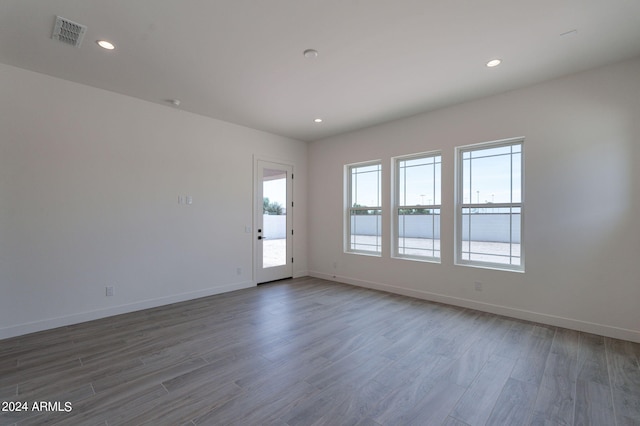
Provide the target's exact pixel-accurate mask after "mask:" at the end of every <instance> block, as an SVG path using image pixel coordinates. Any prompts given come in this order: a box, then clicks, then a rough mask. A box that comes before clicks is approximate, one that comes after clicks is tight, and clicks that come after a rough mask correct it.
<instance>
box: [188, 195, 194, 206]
mask: <svg viewBox="0 0 640 426" xmlns="http://www.w3.org/2000/svg"><path fill="white" fill-rule="evenodd" d="M187 204H188V205H191V204H193V197H192V196H191V195H187Z"/></svg>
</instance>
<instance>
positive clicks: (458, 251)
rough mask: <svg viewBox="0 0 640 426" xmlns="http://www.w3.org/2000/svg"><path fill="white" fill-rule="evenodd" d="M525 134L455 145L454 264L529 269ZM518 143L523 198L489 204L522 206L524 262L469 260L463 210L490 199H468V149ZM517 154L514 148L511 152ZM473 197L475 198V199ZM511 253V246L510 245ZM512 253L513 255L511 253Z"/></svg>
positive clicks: (494, 205) (511, 229)
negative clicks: (464, 245)
mask: <svg viewBox="0 0 640 426" xmlns="http://www.w3.org/2000/svg"><path fill="white" fill-rule="evenodd" d="M524 141H525V138H524V137H516V138H509V139H501V140H497V141H491V142H482V143H476V144H471V145H465V146H459V147H456V149H455V158H456V170H455V179H456V181H455V200H454V202H455V256H454V259H455V260H454V264H455V265H461V266H472V267H478V268H483V269H496V270H503V271H512V272H524V271H525V253H524V246H525V239H524V235H525V232H524V217H525V208H524V206H525V194H524V189H525V184H524V182H525V167H524V166H525V162H524V156H525V154H524V145H525V143H524ZM514 145H520V201H519V202H514V201H513V200H511V201H510V202H508V203H491V204H489V205H490V206H491V207H492V208H509V209H513V208H519V209H520V256H519V257H520V265H513V264H510V263H509V264H505V263H497V262H489V261H479V260H469V259H463V258H462V236H463V229H462V226H463V225H462V222H463V211H464V209H466V208H470V209H473V208H487V205H488V204H487V203H484V204H483V203H473V202H469V203H465V202H464V200H463V196H464V195H463V194H464V188H463V184H464V177H463V172H464V166H463V164H464V163H463V160H464V158H463V157H464V153H466V152H472V151H481V150H484V149H492V148H500V147H511V146H514ZM511 155H513V152H512V153H511ZM510 179H511V194H513V171H512V172H511V176H510ZM470 201H473V200H472V199H471V200H470ZM509 214H510V215H511V218H513V215H514V213H509ZM512 224H513V221H510V235H512V231H513V228H512ZM469 241H470V242H471V236H470V235H469ZM509 244H510V245H513V242H512V241H510V242H509ZM510 253H511V247H510ZM510 257H512V255H511V254H510Z"/></svg>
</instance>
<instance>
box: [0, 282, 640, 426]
mask: <svg viewBox="0 0 640 426" xmlns="http://www.w3.org/2000/svg"><path fill="white" fill-rule="evenodd" d="M0 400H2V401H16V400H25V401H28V402H33V401H61V402H65V401H69V402H70V403H71V404H72V410H71V411H70V412H50V413H47V412H44V413H40V412H27V413H15V412H14V413H9V412H0V424H1V425H5V424H7V425H13V424H16V425H78V424H82V425H89V426H93V425H101V426H113V425H120V424H123V425H124V424H136V425H137V424H156V425H174V424H176V425H181V424H185V425H190V426H201V425H274V426H293V425H305V426H306V425H316V426H320V425H354V426H387V425H410V424H415V425H448V426H475V425H520V424H522V425H529V424H532V425H551V424H553V425H560V424H568V425H583V424H593V425H599V424H601V425H615V426H623V425H640V344H637V343H632V342H626V341H621V340H616V339H610V338H604V337H601V336H595V335H592V334H588V333H580V332H577V331H572V330H566V329H561V328H556V327H551V326H547V325H542V324H536V323H532V322H527V321H521V320H517V319H511V318H506V317H502V316H497V315H491V314H487V313H482V312H478V311H474V310H470V309H464V308H457V307H453V306H448V305H444V304H441V303H432V302H427V301H423V300H417V299H412V298H409V297H404V296H399V295H395V294H389V293H384V292H378V291H373V290H368V289H364V288H359V287H353V286H348V285H344V284H337V283H332V282H329V281H325V280H320V279H315V278H310V277H304V278H299V279H295V280H286V281H282V282H275V283H272V284H268V285H264V286H259V287H256V288H251V289H246V290H240V291H235V292H230V293H225V294H220V295H216V296H212V297H206V298H202V299H197V300H192V301H188V302H182V303H176V304H173V305H169V306H164V307H160V308H155V309H149V310H145V311H140V312H133V313H128V314H124V315H119V316H116V317H111V318H105V319H103V320H97V321H92V322H88V323H83V324H76V325H72V326H69V327H62V328H59V329H55V330H49V331H44V332H39V333H34V334H31V335H26V336H21V337H17V338H12V339H6V340H2V341H0Z"/></svg>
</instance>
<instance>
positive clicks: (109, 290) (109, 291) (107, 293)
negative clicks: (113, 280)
mask: <svg viewBox="0 0 640 426" xmlns="http://www.w3.org/2000/svg"><path fill="white" fill-rule="evenodd" d="M104 290H105V296H113V286H112V285H108V286H106V287H105V288H104Z"/></svg>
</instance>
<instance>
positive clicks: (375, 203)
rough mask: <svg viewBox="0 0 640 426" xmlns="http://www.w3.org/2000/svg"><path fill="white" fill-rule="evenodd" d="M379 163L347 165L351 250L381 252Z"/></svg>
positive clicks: (348, 245) (380, 169) (348, 230)
mask: <svg viewBox="0 0 640 426" xmlns="http://www.w3.org/2000/svg"><path fill="white" fill-rule="evenodd" d="M381 174H382V164H381V163H380V162H375V163H366V164H358V165H350V166H347V179H348V189H347V206H348V208H347V225H346V227H347V242H346V248H347V251H349V252H354V253H363V254H376V255H380V254H381V252H382V250H381V249H382V223H381V222H382V207H381V205H382V200H381V188H380V184H381Z"/></svg>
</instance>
